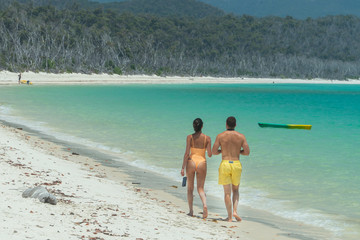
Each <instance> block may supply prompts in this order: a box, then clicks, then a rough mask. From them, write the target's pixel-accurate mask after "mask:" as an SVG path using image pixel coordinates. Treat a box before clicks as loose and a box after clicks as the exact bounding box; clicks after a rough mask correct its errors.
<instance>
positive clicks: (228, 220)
mask: <svg viewBox="0 0 360 240" xmlns="http://www.w3.org/2000/svg"><path fill="white" fill-rule="evenodd" d="M224 221H225V222H232V218H225V219H224Z"/></svg>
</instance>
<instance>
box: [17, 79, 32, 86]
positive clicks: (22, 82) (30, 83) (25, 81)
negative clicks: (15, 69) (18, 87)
mask: <svg viewBox="0 0 360 240" xmlns="http://www.w3.org/2000/svg"><path fill="white" fill-rule="evenodd" d="M20 83H21V84H27V85H32V82H30V81H27V80H20Z"/></svg>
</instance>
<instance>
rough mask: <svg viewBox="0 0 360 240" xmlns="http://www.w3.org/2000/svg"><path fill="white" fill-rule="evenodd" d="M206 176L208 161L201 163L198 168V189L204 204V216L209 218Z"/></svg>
mask: <svg viewBox="0 0 360 240" xmlns="http://www.w3.org/2000/svg"><path fill="white" fill-rule="evenodd" d="M205 178H206V162H205V163H200V164H199V165H198V167H197V169H196V183H197V191H198V193H199V196H200V199H201V202H202V204H203V218H207V216H208V210H207V204H206V194H205V191H204V185H205Z"/></svg>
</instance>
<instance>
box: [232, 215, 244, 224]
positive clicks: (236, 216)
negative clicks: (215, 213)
mask: <svg viewBox="0 0 360 240" xmlns="http://www.w3.org/2000/svg"><path fill="white" fill-rule="evenodd" d="M233 215H234V218H235V219H236V221H238V222H241V220H242V219H241V217H239V215H237V213H233Z"/></svg>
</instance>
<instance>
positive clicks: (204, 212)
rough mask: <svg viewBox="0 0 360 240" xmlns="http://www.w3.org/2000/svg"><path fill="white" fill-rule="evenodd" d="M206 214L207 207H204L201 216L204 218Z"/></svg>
mask: <svg viewBox="0 0 360 240" xmlns="http://www.w3.org/2000/svg"><path fill="white" fill-rule="evenodd" d="M207 216H208V209H207V207H204V209H203V218H204V219H205V218H207Z"/></svg>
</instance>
